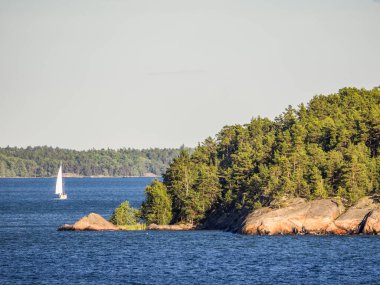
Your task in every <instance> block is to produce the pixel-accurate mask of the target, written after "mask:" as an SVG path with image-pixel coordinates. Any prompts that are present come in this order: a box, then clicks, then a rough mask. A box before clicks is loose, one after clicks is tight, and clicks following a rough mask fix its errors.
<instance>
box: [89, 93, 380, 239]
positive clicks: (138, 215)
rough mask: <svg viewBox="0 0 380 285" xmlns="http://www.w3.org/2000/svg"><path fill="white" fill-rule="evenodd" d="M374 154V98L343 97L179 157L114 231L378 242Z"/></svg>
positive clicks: (377, 109)
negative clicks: (347, 237) (355, 237)
mask: <svg viewBox="0 0 380 285" xmlns="http://www.w3.org/2000/svg"><path fill="white" fill-rule="evenodd" d="M379 154H380V89H379V88H377V87H375V88H373V89H372V90H366V89H357V88H343V89H341V90H339V92H338V93H336V94H331V95H328V96H323V95H318V96H315V97H314V98H313V99H312V100H311V101H310V102H309V103H308V104H307V105H304V104H300V105H299V106H298V108H297V109H295V108H293V107H292V106H289V107H288V108H287V109H286V110H285V112H283V113H282V114H280V115H279V116H278V117H276V118H275V119H274V120H270V119H267V118H260V117H257V118H254V119H252V120H251V121H250V122H249V123H247V124H244V125H232V126H225V127H224V128H223V129H222V130H221V131H220V132H219V133H218V134H217V135H216V137H215V138H211V137H209V138H207V139H206V140H205V141H204V142H203V143H201V144H199V145H198V147H196V148H195V149H194V150H192V151H188V150H181V151H180V153H179V154H178V156H177V157H176V158H174V159H173V161H172V162H171V163H170V165H169V166H168V168H167V169H166V171H165V173H164V174H163V181H159V180H154V181H153V182H152V183H151V184H150V185H149V186H147V187H146V189H145V201H144V203H143V204H142V207H141V208H140V209H133V208H131V207H130V206H129V204H128V203H127V202H124V203H122V204H121V205H120V207H119V208H117V209H116V210H115V212H114V215H113V218H112V219H111V220H110V221H113V223H114V224H115V225H118V226H119V227H120V226H123V225H125V224H127V225H133V224H134V223H137V221H140V220H142V221H144V223H146V224H147V225H148V229H152V230H153V229H154V230H185V229H186V230H188V229H193V228H196V229H219V230H225V231H231V232H238V233H242V234H248V235H274V234H313V235H322V234H336V235H343V234H378V233H379V232H380V228H379V227H380V225H379V223H380V222H379V218H380V208H379V195H380V155H379ZM149 225H150V226H149ZM184 225H186V226H184ZM188 225H190V226H188ZM193 225H194V226H193ZM90 228H91V229H92V228H96V227H90Z"/></svg>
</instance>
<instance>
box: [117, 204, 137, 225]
mask: <svg viewBox="0 0 380 285" xmlns="http://www.w3.org/2000/svg"><path fill="white" fill-rule="evenodd" d="M139 217H140V211H139V210H138V209H135V208H133V207H131V206H130V205H129V202H128V201H124V202H123V203H121V204H120V206H119V207H117V208H116V209H115V210H114V212H113V213H112V216H111V218H110V222H111V223H113V224H114V225H118V226H127V225H136V224H137V222H138V220H139Z"/></svg>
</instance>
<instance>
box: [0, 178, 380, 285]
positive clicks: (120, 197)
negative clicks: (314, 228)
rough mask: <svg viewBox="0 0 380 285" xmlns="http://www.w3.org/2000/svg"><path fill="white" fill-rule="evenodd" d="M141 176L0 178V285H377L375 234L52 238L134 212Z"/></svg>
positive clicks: (379, 251) (379, 258)
mask: <svg viewBox="0 0 380 285" xmlns="http://www.w3.org/2000/svg"><path fill="white" fill-rule="evenodd" d="M150 181H151V179H150V178H104V179H102V178H71V179H70V178H67V179H65V189H66V192H67V193H68V197H69V198H68V200H66V201H58V200H55V199H54V198H55V197H54V194H53V193H54V184H55V180H54V179H0V223H1V224H0V284H380V236H342V237H340V236H338V237H336V236H243V235H239V234H232V233H228V232H220V231H191V232H157V231H130V232H127V231H122V232H58V231H57V227H58V226H59V225H60V224H63V223H73V222H75V221H76V220H78V219H79V218H81V217H82V216H84V215H87V214H88V213H90V212H96V213H99V214H101V215H103V216H104V217H106V218H108V217H109V216H110V215H111V214H112V211H113V209H114V208H115V207H117V206H118V205H119V204H120V203H121V202H123V201H124V200H129V201H130V203H131V204H132V205H133V206H135V207H138V206H139V205H140V204H141V203H142V200H143V199H144V187H145V186H146V185H147V184H149V183H150Z"/></svg>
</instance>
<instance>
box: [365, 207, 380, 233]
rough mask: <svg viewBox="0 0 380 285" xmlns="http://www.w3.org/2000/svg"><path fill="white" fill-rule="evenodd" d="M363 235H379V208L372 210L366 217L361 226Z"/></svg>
mask: <svg viewBox="0 0 380 285" xmlns="http://www.w3.org/2000/svg"><path fill="white" fill-rule="evenodd" d="M363 233H364V234H369V235H379V234H380V208H377V209H376V210H373V211H372V212H371V213H370V214H369V215H368V217H367V220H366V223H365V225H364V226H363Z"/></svg>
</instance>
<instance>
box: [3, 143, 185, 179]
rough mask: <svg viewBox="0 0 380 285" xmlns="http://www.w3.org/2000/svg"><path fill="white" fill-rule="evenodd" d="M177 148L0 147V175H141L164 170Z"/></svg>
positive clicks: (157, 173) (160, 172)
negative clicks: (58, 173) (60, 165)
mask: <svg viewBox="0 0 380 285" xmlns="http://www.w3.org/2000/svg"><path fill="white" fill-rule="evenodd" d="M179 152H180V149H174V148H167V149H159V148H152V149H143V150H137V149H130V148H128V149H125V148H124V149H118V150H112V149H101V150H95V149H92V150H86V151H77V150H70V149H62V148H53V147H47V146H37V147H27V148H18V147H5V148H0V177H48V176H53V175H56V174H57V171H58V167H59V164H60V163H61V162H62V165H63V169H64V172H65V173H72V174H74V175H79V176H101V175H104V176H143V175H144V174H146V173H154V174H156V175H158V176H160V175H161V174H162V173H164V172H165V170H166V168H167V166H168V165H169V163H170V162H171V161H172V160H173V158H175V157H177V156H178V154H179Z"/></svg>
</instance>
